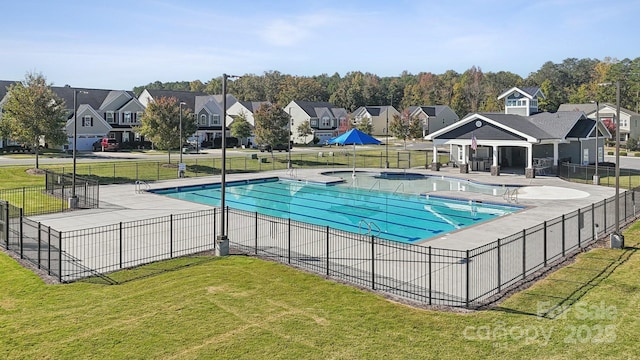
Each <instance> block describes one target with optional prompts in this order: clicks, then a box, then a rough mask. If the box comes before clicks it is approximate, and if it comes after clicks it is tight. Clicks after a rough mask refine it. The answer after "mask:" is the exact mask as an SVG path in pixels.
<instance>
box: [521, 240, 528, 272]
mask: <svg viewBox="0 0 640 360" xmlns="http://www.w3.org/2000/svg"><path fill="white" fill-rule="evenodd" d="M526 276H527V229H522V278H523V279H524V278H525V277H526Z"/></svg>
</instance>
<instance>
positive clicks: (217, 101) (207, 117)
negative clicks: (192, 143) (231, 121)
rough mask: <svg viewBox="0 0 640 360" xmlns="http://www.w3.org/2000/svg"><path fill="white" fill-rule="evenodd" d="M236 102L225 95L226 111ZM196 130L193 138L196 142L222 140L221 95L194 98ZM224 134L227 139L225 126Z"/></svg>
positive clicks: (227, 134)
mask: <svg viewBox="0 0 640 360" xmlns="http://www.w3.org/2000/svg"><path fill="white" fill-rule="evenodd" d="M237 101H238V100H237V99H236V98H235V97H234V96H233V95H231V94H227V99H226V102H227V103H226V106H227V110H228V109H229V107H231V106H233V104H235V103H236V102H237ZM194 114H196V117H197V122H198V130H197V131H196V133H195V134H193V136H194V137H195V138H196V140H197V141H199V142H203V141H207V142H209V141H214V139H215V138H222V133H223V121H222V118H223V116H224V111H223V101H222V95H221V94H219V95H204V96H196V97H195V110H194ZM224 129H225V130H224V133H225V136H226V137H229V136H230V134H229V129H228V128H227V127H226V126H225V127H224Z"/></svg>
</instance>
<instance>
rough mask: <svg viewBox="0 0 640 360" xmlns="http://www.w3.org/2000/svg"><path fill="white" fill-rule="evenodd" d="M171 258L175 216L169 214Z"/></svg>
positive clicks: (170, 256)
mask: <svg viewBox="0 0 640 360" xmlns="http://www.w3.org/2000/svg"><path fill="white" fill-rule="evenodd" d="M180 150H182V149H180ZM169 258H170V259H173V214H169Z"/></svg>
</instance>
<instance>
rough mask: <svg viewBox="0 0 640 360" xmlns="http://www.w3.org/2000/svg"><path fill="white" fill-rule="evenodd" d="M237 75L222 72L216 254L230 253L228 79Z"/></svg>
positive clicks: (225, 254)
mask: <svg viewBox="0 0 640 360" xmlns="http://www.w3.org/2000/svg"><path fill="white" fill-rule="evenodd" d="M239 77H240V76H236V75H227V74H222V139H221V140H222V141H221V143H220V145H221V147H222V164H221V165H220V167H221V169H220V234H219V235H218V236H217V238H216V256H227V255H229V239H228V238H227V229H226V219H225V200H226V199H225V192H226V172H227V128H226V122H227V79H229V78H239Z"/></svg>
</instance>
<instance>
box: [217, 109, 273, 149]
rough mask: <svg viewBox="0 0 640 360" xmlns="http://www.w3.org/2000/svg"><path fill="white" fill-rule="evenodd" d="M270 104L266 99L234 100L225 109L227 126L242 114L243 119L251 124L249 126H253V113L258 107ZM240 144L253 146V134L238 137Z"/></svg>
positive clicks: (254, 123) (254, 122)
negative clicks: (242, 137)
mask: <svg viewBox="0 0 640 360" xmlns="http://www.w3.org/2000/svg"><path fill="white" fill-rule="evenodd" d="M268 104H270V103H269V102H268V101H236V102H235V103H234V104H233V105H231V106H230V107H229V108H228V109H227V121H226V124H227V127H230V126H231V124H232V123H233V122H234V121H235V120H236V119H237V118H238V117H239V116H244V118H245V120H247V122H248V123H249V125H251V128H252V129H253V128H255V125H256V121H255V118H254V117H253V114H254V113H255V112H256V111H258V109H260V107H261V106H262V105H268ZM238 141H239V144H240V145H245V146H255V145H256V142H255V136H254V135H253V134H252V135H251V136H250V137H248V138H244V139H238Z"/></svg>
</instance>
